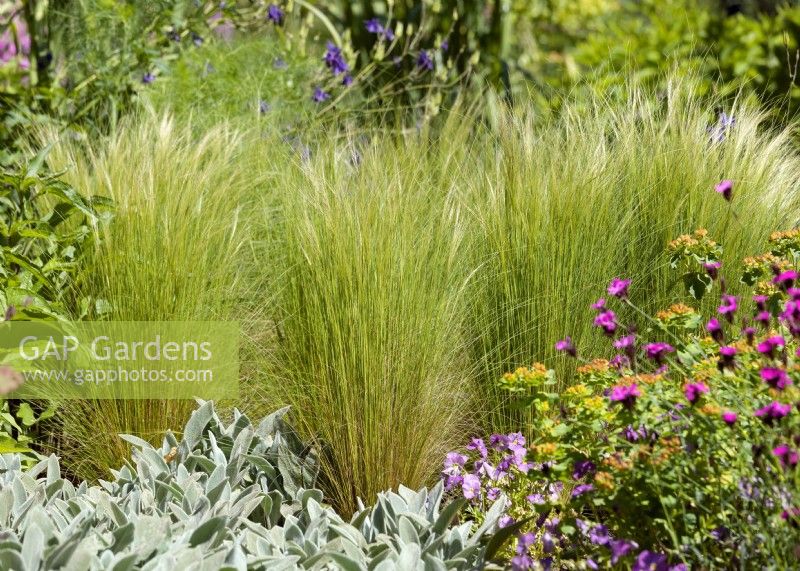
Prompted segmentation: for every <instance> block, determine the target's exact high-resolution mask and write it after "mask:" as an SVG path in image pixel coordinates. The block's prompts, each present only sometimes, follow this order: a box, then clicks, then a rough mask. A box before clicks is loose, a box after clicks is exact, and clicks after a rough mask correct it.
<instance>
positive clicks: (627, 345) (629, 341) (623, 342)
mask: <svg viewBox="0 0 800 571" xmlns="http://www.w3.org/2000/svg"><path fill="white" fill-rule="evenodd" d="M635 346H636V336H634V335H625V336H624V337H620V338H619V339H617V340H616V341H614V348H616V349H621V350H623V351H625V352H626V353H627V352H630V351H631V350H632V349H633V348H634V347H635Z"/></svg>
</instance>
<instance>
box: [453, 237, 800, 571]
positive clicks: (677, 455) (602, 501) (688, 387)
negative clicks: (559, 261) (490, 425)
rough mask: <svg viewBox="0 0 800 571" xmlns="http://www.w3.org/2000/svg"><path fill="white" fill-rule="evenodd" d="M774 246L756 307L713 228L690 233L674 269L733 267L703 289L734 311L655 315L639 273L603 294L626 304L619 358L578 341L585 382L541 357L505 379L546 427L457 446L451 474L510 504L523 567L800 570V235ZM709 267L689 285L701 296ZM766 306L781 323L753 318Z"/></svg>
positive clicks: (615, 334) (513, 552)
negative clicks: (736, 284)
mask: <svg viewBox="0 0 800 571" xmlns="http://www.w3.org/2000/svg"><path fill="white" fill-rule="evenodd" d="M769 248H770V251H769V252H768V253H767V254H765V255H764V256H763V257H762V259H769V260H770V261H771V262H773V264H772V267H771V269H767V268H763V270H764V271H763V272H760V273H759V272H756V271H754V270H753V268H754V267H755V266H754V265H753V264H750V266H748V268H749V269H748V270H747V271H745V273H744V278H743V279H744V281H746V282H748V283H751V284H752V286H753V287H754V289H755V290H756V292H758V293H757V294H756V295H755V296H752V297H753V301H752V302H750V300H749V296H745V295H744V294H740V295H736V296H734V295H732V294H730V293H727V292H728V287H729V285H728V283H727V282H726V277H727V276H728V275H730V274H728V272H722V271H721V270H722V269H724V268H725V266H724V265H722V264H719V262H720V260H721V258H722V254H723V251H722V247H721V245H719V244H718V243H717V242H715V241H713V240H712V239H711V238H710V234H708V233H707V232H705V231H701V232H697V233H695V234H694V235H685V236H682V237H680V238H679V239H677V240H675V241H673V242H671V243H670V245H669V252H670V256H671V257H672V259H673V262H674V265H675V266H676V267H678V268H681V270H682V271H683V276H682V277H684V278H687V276H688V275H690V274H692V273H696V272H697V273H699V272H703V271H706V269H707V267H708V265H709V264H711V265H712V267H713V268H714V269H715V270H717V272H716V273H715V274H714V275H713V276H712V277H711V282H710V284H709V285H707V286H706V285H704V286H703V292H704V293H708V292H711V291H715V292H719V294H720V298H721V303H720V304H719V306H718V307H717V309H716V310H715V312H716V314H717V316H718V317H720V318H721V319H717V318H714V319H712V320H711V321H710V322H709V323H708V324H706V323H704V319H702V313H701V312H700V311H699V310H698V309H695V308H692V307H691V306H689V305H687V304H674V305H673V306H671V307H670V308H669V309H668V310H665V311H661V312H658V314H657V315H656V316H654V317H648V318H646V319H644V317H643V316H644V315H646V314H645V312H644V310H643V309H642V308H641V307H640V306H638V305H637V304H635V303H634V302H632V301H631V300H630V298H629V296H630V297H636V295H637V292H636V289H637V286H638V282H637V281H636V280H635V279H634V280H632V281H631V283H630V284H626V285H625V286H624V291H625V293H626V294H627V295H625V296H623V295H616V296H615V297H616V299H613V300H610V301H605V302H604V303H603V304H602V307H603V308H604V309H603V311H613V312H614V313H615V317H614V323H615V324H616V329H615V330H614V331H611V332H608V331H607V332H606V333H607V334H608V336H609V337H610V338H611V343H609V344H610V345H613V346H614V347H615V348H617V349H619V348H620V347H621V346H622V348H623V349H624V350H623V351H622V352H620V353H618V354H617V355H616V356H615V357H614V358H613V359H611V360H606V359H597V360H594V361H585V360H583V359H582V358H581V357H580V355H581V353H580V352H578V351H577V350H576V349H574V347H573V345H572V343H571V341H570V342H569V343H567V342H565V341H566V340H562V341H559V342H558V345H557V347H558V350H559V351H560V352H562V353H563V354H564V356H565V358H567V359H574V358H575V355H576V354H577V355H578V359H579V360H580V361H583V363H582V364H581V365H580V366H579V367H578V368H577V372H576V379H575V381H576V382H575V384H573V385H572V386H570V387H569V388H567V389H565V390H562V391H560V392H554V391H553V390H552V388H551V387H552V385H553V384H554V381H553V375H554V372H553V371H548V370H547V369H546V368H545V367H544V365H541V364H536V365H534V366H533V367H532V368H531V369H525V370H526V371H527V370H532V371H537V372H538V373H537V374H535V375H532V374H524V375H523V374H521V372H520V371H518V372H517V373H516V374H515V375H506V376H505V377H504V378H503V379H501V380H500V382H499V383H498V387H499V388H500V389H501V390H506V391H508V390H509V389H511V391H510V392H509V394H510V396H511V398H512V399H513V400H514V401H515V402H516V404H517V405H518V406H521V407H524V408H526V409H528V410H530V411H532V415H531V416H534V417H535V421H534V423H533V424H532V425H530V426H520V427H519V428H520V429H524V431H526V432H528V433H530V434H533V435H534V436H533V438H531V439H529V440H528V441H525V440H524V438H523V437H522V435H521V434H508V435H503V434H499V435H498V434H495V435H493V436H491V438H490V439H489V441H488V443H487V442H484V440H482V439H473V440H472V442H471V443H470V444H469V445H467V446H466V448H465V449H464V450H463V452H453V453H451V454H449V455H448V456H447V459H446V460H445V464H444V471H443V474H442V478H443V480H444V483H445V486H446V487H447V488H448V489H449V490H450V491H451V493H453V494H457V495H461V496H463V497H464V498H466V499H467V500H468V501H469V502H470V505H471V513H472V514H473V515H474V516H475V517H476V518H477V519H478V520H479V519H480V517H481V514H482V513H484V512H485V510H486V508H487V507H488V506H489V505H491V504H493V503H495V502H496V501H498V498H500V499H501V501H504V502H505V514H504V515H503V517H502V518H501V519H500V525H501V526H504V527H505V528H507V530H506V532H505V533H506V535H508V536H509V537H511V536H516V537H517V539H516V543H515V545H513V544H512V545H509V546H507V547H506V548H505V551H504V554H505V557H506V559H507V561H508V562H509V564H510V566H511V567H512V568H513V569H529V568H539V567H535V566H536V565H539V566H541V567H543V568H545V569H549V568H573V567H574V566H577V567H574V568H584V569H599V568H607V567H609V566H611V567H615V566H619V567H620V568H630V569H636V570H642V571H643V570H646V569H658V570H665V571H667V570H682V569H688V568H709V567H725V568H731V567H742V568H745V567H746V568H755V567H763V566H775V567H777V568H790V567H793V566H796V562H797V560H796V553H797V552H798V551H797V550H798V549H800V525H798V524H799V523H800V519H799V518H798V513H800V510H799V509H798V507H799V506H800V494H798V489H799V488H798V483H800V472H798V470H797V464H798V458H800V414H798V410H800V391H799V390H798V388H797V383H798V381H800V374H799V373H798V371H800V315H799V314H798V311H797V307H798V306H799V304H800V289H795V288H793V287H792V286H793V283H794V282H793V279H792V280H790V279H787V278H786V277H785V276H786V275H787V274H789V273H790V272H794V271H796V268H797V261H798V259H800V232H797V231H795V230H793V231H790V232H788V233H774V234H772V236H771V237H770V242H769ZM695 277H696V276H690V277H689V278H687V279H685V280H684V283H685V284H686V292H687V294H688V295H689V297H691V298H692V300H693V301H692V303H694V304H696V302H697V301H698V300H697V299H696V298H697V295H698V290H697V289H695V287H694V286H695V285H696V283H697V282H696V280H695V279H694V278H695ZM621 284H622V282H621V281H620V280H619V279H615V280H614V281H613V282H612V283H611V286H610V287H609V293H611V290H612V289H613V290H614V291H615V292H617V293H620V292H621V291H622V289H621ZM628 288H630V289H629V290H628ZM612 295H613V294H612ZM596 305H597V304H596ZM712 311H714V310H713V309H712ZM762 311H766V312H767V313H768V315H769V318H768V319H766V320H764V321H763V322H762V323H760V324H759V325H758V326H756V327H753V325H752V323H753V317H754V316H755V315H757V314H759V313H760V312H762ZM634 318H636V322H637V326H636V327H634V326H633V325H632V323H633V322H634ZM570 333H571V332H570ZM623 339H625V342H624V343H620V342H621V341H622V340H623ZM510 378H515V379H516V378H523V379H525V380H526V381H527V382H526V383H525V384H524V386H523V385H521V384H520V383H510V382H509V379H510ZM512 442H513V445H512Z"/></svg>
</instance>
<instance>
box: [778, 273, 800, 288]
mask: <svg viewBox="0 0 800 571" xmlns="http://www.w3.org/2000/svg"><path fill="white" fill-rule="evenodd" d="M796 280H797V272H796V271H794V270H787V271H785V272H781V273H779V274H778V275H777V276H775V277H774V278H772V283H774V284H775V285H777V286H778V287H780V288H781V289H783V290H787V289H789V288H790V287H792V286H793V285H794V282H795V281H796Z"/></svg>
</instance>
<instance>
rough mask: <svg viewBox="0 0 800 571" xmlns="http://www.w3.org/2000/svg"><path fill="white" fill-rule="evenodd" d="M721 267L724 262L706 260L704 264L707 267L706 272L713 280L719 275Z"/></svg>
mask: <svg viewBox="0 0 800 571" xmlns="http://www.w3.org/2000/svg"><path fill="white" fill-rule="evenodd" d="M721 267H722V262H706V263H704V264H703V268H705V270H706V273H708V275H709V277H710V278H711V279H712V280H715V279H717V278H718V277H719V269H720V268H721Z"/></svg>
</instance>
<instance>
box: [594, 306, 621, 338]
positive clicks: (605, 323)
mask: <svg viewBox="0 0 800 571" xmlns="http://www.w3.org/2000/svg"><path fill="white" fill-rule="evenodd" d="M616 319H617V316H616V315H615V314H614V312H613V311H611V310H610V309H607V310H605V311H603V312H601V313H600V314H599V315H598V316H597V317H595V318H594V324H595V326H596V327H599V328H601V329H602V330H603V332H604V333H605V334H606V335H608V336H612V335H614V332H615V331H616V330H617V321H616Z"/></svg>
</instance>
